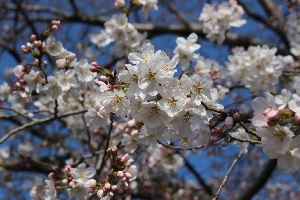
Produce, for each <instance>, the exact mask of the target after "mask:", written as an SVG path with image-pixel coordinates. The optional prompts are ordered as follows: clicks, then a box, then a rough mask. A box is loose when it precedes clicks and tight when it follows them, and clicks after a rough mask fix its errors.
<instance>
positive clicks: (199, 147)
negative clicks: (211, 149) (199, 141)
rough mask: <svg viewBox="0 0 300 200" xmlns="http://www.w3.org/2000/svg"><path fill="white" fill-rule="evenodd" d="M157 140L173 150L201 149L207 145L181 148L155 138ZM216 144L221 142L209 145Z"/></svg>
mask: <svg viewBox="0 0 300 200" xmlns="http://www.w3.org/2000/svg"><path fill="white" fill-rule="evenodd" d="M157 142H158V143H159V144H161V145H163V146H165V147H167V148H171V149H174V150H194V149H203V148H205V147H207V146H206V145H204V146H203V145H200V146H196V147H193V148H187V149H186V148H182V147H175V146H172V145H169V144H165V143H163V142H161V141H159V140H157ZM217 144H221V142H217V143H214V144H213V145H210V146H214V145H217Z"/></svg>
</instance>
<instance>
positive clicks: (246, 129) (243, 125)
mask: <svg viewBox="0 0 300 200" xmlns="http://www.w3.org/2000/svg"><path fill="white" fill-rule="evenodd" d="M238 124H239V125H240V126H241V127H243V128H244V129H245V131H246V133H249V134H251V135H253V136H255V137H256V138H258V139H259V140H260V137H259V136H258V135H256V133H254V132H253V131H251V130H250V129H249V128H247V127H246V126H245V124H243V123H242V122H238Z"/></svg>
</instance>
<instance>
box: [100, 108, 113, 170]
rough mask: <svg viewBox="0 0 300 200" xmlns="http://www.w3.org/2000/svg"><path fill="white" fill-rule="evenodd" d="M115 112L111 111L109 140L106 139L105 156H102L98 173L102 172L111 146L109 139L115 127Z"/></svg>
mask: <svg viewBox="0 0 300 200" xmlns="http://www.w3.org/2000/svg"><path fill="white" fill-rule="evenodd" d="M113 119H114V114H113V113H111V115H110V125H109V131H108V135H107V140H106V145H105V149H104V154H103V157H102V162H101V166H100V168H99V170H98V174H101V171H102V169H103V167H104V165H105V157H106V150H107V149H108V146H109V141H110V135H111V132H112V129H113V122H114V120H113Z"/></svg>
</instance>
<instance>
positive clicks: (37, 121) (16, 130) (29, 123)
mask: <svg viewBox="0 0 300 200" xmlns="http://www.w3.org/2000/svg"><path fill="white" fill-rule="evenodd" d="M86 111H87V109H83V110H77V111H72V112H69V113H66V114H63V115H59V116H57V118H58V119H59V118H64V117H68V116H71V115H76V114H80V113H84V112H86ZM54 119H56V117H55V116H51V117H48V118H45V119H39V120H37V119H35V120H33V121H31V122H28V123H26V124H23V125H22V126H20V127H17V128H15V129H13V130H11V131H9V132H8V133H6V134H5V135H4V136H3V137H2V138H1V139H0V144H2V143H3V142H4V141H5V140H7V139H8V138H9V137H10V136H12V135H14V134H15V133H17V132H19V131H22V130H24V129H26V128H29V127H32V126H35V125H38V124H39V125H40V124H43V123H46V122H50V121H52V120H54Z"/></svg>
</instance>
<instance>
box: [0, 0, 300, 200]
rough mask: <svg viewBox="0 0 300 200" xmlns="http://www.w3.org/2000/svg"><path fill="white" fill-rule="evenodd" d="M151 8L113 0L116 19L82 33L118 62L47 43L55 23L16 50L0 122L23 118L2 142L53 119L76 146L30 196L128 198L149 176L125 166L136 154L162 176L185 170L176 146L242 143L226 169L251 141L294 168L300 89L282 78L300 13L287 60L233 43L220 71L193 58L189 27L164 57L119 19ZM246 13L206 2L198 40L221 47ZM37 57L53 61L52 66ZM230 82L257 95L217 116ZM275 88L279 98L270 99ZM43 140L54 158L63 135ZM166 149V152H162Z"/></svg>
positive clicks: (49, 199)
mask: <svg viewBox="0 0 300 200" xmlns="http://www.w3.org/2000/svg"><path fill="white" fill-rule="evenodd" d="M157 3H158V2H157V0H139V1H131V2H130V5H129V7H128V6H126V4H125V1H123V0H116V1H115V2H114V5H115V8H117V9H118V10H120V11H121V12H122V14H119V15H117V14H115V15H112V16H111V18H110V19H109V20H108V21H106V22H105V23H104V29H103V30H102V31H101V32H100V33H94V34H92V35H90V36H89V38H90V40H91V42H92V44H94V45H96V46H97V48H100V49H102V48H105V47H106V46H108V45H114V46H113V49H114V51H113V52H114V53H115V54H116V55H117V56H118V57H119V58H120V59H119V60H121V61H120V62H119V63H118V64H119V66H121V67H119V68H116V69H111V68H107V67H104V66H103V65H102V64H100V63H99V62H96V61H94V62H92V63H89V61H88V60H87V59H80V60H79V59H77V55H76V54H75V53H73V52H71V51H69V50H67V49H65V46H64V44H63V43H62V42H59V41H57V38H59V37H56V38H55V36H54V34H55V32H56V31H57V30H58V29H59V27H60V21H56V20H54V21H52V22H51V23H50V26H49V27H48V29H46V30H45V31H44V32H42V33H41V34H40V36H37V35H32V36H31V38H30V42H28V43H26V45H22V46H21V50H22V52H23V54H25V55H28V56H30V57H31V58H32V59H33V61H32V62H31V63H27V64H19V65H17V66H16V67H15V68H14V69H13V73H14V75H15V76H16V77H17V81H16V82H15V83H14V84H13V85H12V86H10V85H9V84H8V83H7V82H4V83H3V84H1V85H0V101H1V103H2V102H3V104H5V105H6V106H5V107H1V108H0V109H2V108H3V109H6V110H9V111H12V112H14V114H12V115H5V114H6V113H4V114H3V115H1V116H0V118H2V117H3V118H12V117H21V119H22V120H23V121H22V120H20V122H19V124H20V127H19V128H15V129H12V130H10V131H8V133H7V134H6V135H4V136H3V137H2V138H1V139H0V144H1V143H4V142H6V141H7V140H9V139H11V138H13V135H15V134H17V132H19V131H22V130H24V129H26V128H32V130H33V131H35V130H34V128H33V127H34V126H36V125H39V123H40V124H42V123H48V122H51V121H53V122H54V123H56V122H57V121H59V123H62V124H63V125H64V126H66V127H67V128H68V130H70V131H71V134H72V135H73V136H74V138H79V139H80V140H81V141H84V142H85V143H86V145H85V146H84V147H82V148H84V150H83V151H82V152H85V153H84V154H82V155H78V154H77V153H78V152H77V151H74V152H71V153H70V152H68V156H69V154H70V155H71V157H72V158H70V159H66V158H64V157H63V158H61V160H62V161H61V163H59V166H55V167H53V166H54V165H53V166H52V167H51V170H52V172H51V173H50V174H49V175H48V177H49V180H46V181H44V182H43V184H40V185H36V186H34V187H32V189H31V191H30V196H31V197H32V199H34V200H38V199H42V198H43V199H46V200H54V199H57V198H59V197H60V195H62V194H63V193H67V194H68V197H69V198H74V199H76V200H81V199H96V198H98V199H99V198H100V199H101V200H108V199H110V198H112V197H113V196H115V195H118V193H122V192H124V191H125V190H126V189H124V190H123V188H127V189H128V188H130V189H131V190H132V191H136V190H137V186H136V184H137V182H138V181H139V180H143V179H150V178H149V177H148V176H145V177H143V175H141V174H143V173H146V174H147V175H148V174H151V170H149V171H147V170H144V171H143V170H141V169H139V166H136V165H134V164H135V163H134V162H138V161H137V160H138V159H139V155H147V156H145V157H147V159H144V160H143V159H141V160H142V161H141V163H142V165H145V163H148V167H149V168H152V167H153V166H154V165H157V166H159V167H160V168H161V169H162V170H161V171H162V173H163V174H165V175H170V174H171V173H172V172H176V171H178V169H179V168H180V167H181V166H182V165H183V163H184V162H185V163H187V161H186V160H184V159H185V157H184V156H181V151H179V150H194V151H196V150H197V149H200V148H210V147H211V146H213V145H219V144H220V145H221V146H224V147H225V146H227V145H228V144H229V143H230V142H233V144H235V145H236V146H239V147H240V153H239V155H238V157H237V158H236V159H235V160H234V162H233V164H232V167H233V166H234V164H235V163H236V162H237V161H238V160H239V159H240V157H241V156H242V154H247V153H248V147H249V145H255V146H257V147H262V148H263V152H264V153H265V154H266V155H267V156H268V157H269V158H270V159H277V164H278V166H279V167H280V168H282V169H284V170H287V171H290V172H295V171H297V170H299V168H300V137H299V135H300V134H299V132H300V84H299V80H298V79H297V78H291V79H289V82H287V81H286V80H287V79H284V78H283V77H284V75H285V73H286V72H287V71H288V70H293V69H296V68H297V65H298V64H299V60H297V59H299V57H297V56H299V55H300V53H299V48H298V47H299V44H298V43H299V41H298V40H299V31H298V29H299V25H298V22H297V19H298V18H299V16H296V15H290V16H289V17H288V22H287V28H288V30H287V37H288V40H289V43H290V46H291V50H290V53H291V54H293V55H288V56H281V55H278V51H277V48H275V47H272V48H269V46H267V45H263V46H260V45H257V46H251V45H250V46H249V47H248V48H247V50H245V48H244V47H235V48H233V50H232V52H233V55H230V56H229V57H228V60H229V61H228V62H227V63H226V66H225V67H222V66H221V65H219V64H218V63H217V62H216V61H213V60H210V59H207V58H205V57H204V56H203V57H202V56H200V54H199V53H197V51H198V50H199V49H200V48H201V45H200V44H199V39H198V35H197V34H196V33H194V32H193V33H190V34H189V35H188V36H187V38H185V37H177V38H176V41H174V43H175V42H176V43H177V46H176V47H175V49H174V50H173V53H174V55H173V56H170V55H169V54H168V52H165V51H162V50H155V47H154V45H153V44H152V43H151V41H150V40H149V39H147V33H143V34H141V33H139V32H138V30H137V29H136V28H135V26H134V25H133V24H132V23H129V19H130V18H129V14H130V11H131V9H135V7H138V6H140V7H142V8H141V9H142V12H144V16H145V18H147V17H148V15H149V11H153V10H157V9H158V7H157ZM127 7H128V8H127ZM244 12H245V11H244V9H243V7H242V6H240V5H238V4H237V1H235V0H229V1H228V2H223V3H221V4H219V5H218V6H217V5H216V4H205V5H204V8H203V11H202V13H201V15H200V18H199V20H200V21H201V23H202V25H203V32H204V33H205V34H206V37H207V38H208V39H209V40H211V41H217V43H218V44H222V43H223V42H224V40H225V39H226V34H227V32H228V31H229V29H230V27H241V26H242V25H244V24H245V23H246V20H244V19H242V15H243V14H244ZM296 29H297V31H295V30H296ZM294 32H296V33H294ZM45 56H49V57H50V58H51V59H53V61H54V62H53V66H51V67H50V65H49V64H48V62H47V61H46V58H45ZM78 57H79V56H78ZM120 63H121V64H120ZM178 64H179V65H180V67H178V66H177V65H178ZM295 77H297V76H295ZM284 84H286V85H284ZM231 85H235V86H237V85H238V87H245V88H248V89H249V93H252V94H254V95H256V98H254V99H253V100H252V102H251V105H252V109H253V110H254V116H252V115H251V114H250V115H249V113H248V114H247V113H243V111H242V109H241V108H238V105H236V106H232V107H231V109H229V110H228V109H227V110H226V109H225V107H224V105H222V104H221V103H220V102H221V100H223V99H225V98H226V94H227V93H229V92H231V90H230V89H234V87H232V88H230V87H231ZM283 85H284V87H285V88H283V87H282V86H283ZM295 85H296V86H297V87H295ZM278 91H281V94H280V95H276V93H278ZM260 92H265V98H263V97H257V96H258V95H259V94H260ZM273 94H274V95H273ZM252 98H253V97H252ZM1 114H2V113H1ZM56 120H57V121H56ZM15 121H17V120H15ZM55 121H56V122H55ZM17 122H18V121H17ZM23 122H24V123H23ZM57 123H58V122H57ZM32 130H30V131H32ZM85 133H86V134H85ZM37 135H38V134H37ZM38 136H39V137H41V136H40V135H38ZM45 137H47V141H46V142H45V146H47V145H48V142H49V143H50V142H51V141H53V144H55V145H57V146H61V151H63V152H64V151H67V150H66V149H68V147H66V141H64V139H63V136H62V137H61V138H52V137H51V136H48V135H47V136H45ZM170 149H171V150H174V151H172V153H168V150H170ZM18 150H19V151H21V152H22V153H21V154H20V156H21V157H26V156H27V155H29V154H30V153H31V152H33V151H34V149H33V148H30V145H27V144H24V145H23V146H22V145H19V146H18ZM86 152H89V154H87V153H86ZM120 152H121V153H120ZM9 153H10V152H9V150H8V149H6V148H2V149H1V151H0V161H4V162H3V163H5V161H6V160H7V159H8V158H9V155H10V154H9ZM118 154H121V155H118ZM134 156H135V157H134ZM29 157H30V156H28V157H26V158H27V159H29V160H30V159H31V160H34V159H33V158H29ZM130 157H134V160H135V161H134V160H133V159H130ZM141 157H142V156H141ZM145 160H147V162H146V161H145ZM107 161H109V164H108V162H107ZM170 163H172V164H170ZM62 165H64V166H65V167H62ZM0 166H1V165H0ZM45 166H46V164H45V165H44V166H43V167H45ZM232 167H230V169H229V171H228V174H226V176H225V178H224V180H223V182H222V184H221V185H220V188H219V190H218V192H217V195H216V196H218V195H219V193H220V191H221V189H222V187H224V185H225V183H226V181H227V178H228V176H229V173H230V172H231V170H232ZM45 168H46V167H45ZM49 168H50V167H48V168H47V169H46V170H45V171H47V172H48V171H49ZM139 170H140V171H139ZM135 179H137V182H134V180H135ZM128 182H131V184H130V185H129V184H128ZM200 182H201V181H200ZM44 183H45V184H44ZM145 185H146V184H145ZM146 186H147V185H146ZM204 186H205V185H204ZM207 190H209V189H207ZM208 193H209V192H208ZM174 196H176V198H177V197H178V198H180V192H176V193H175V192H174ZM171 198H172V197H170V199H171Z"/></svg>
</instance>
